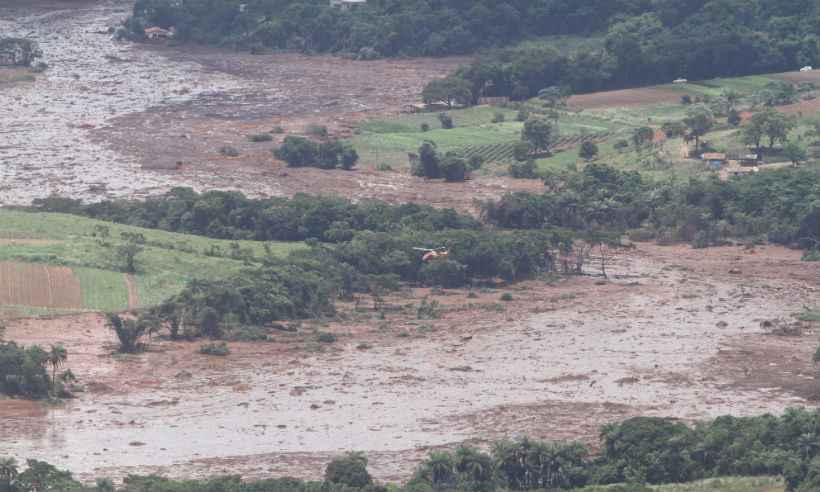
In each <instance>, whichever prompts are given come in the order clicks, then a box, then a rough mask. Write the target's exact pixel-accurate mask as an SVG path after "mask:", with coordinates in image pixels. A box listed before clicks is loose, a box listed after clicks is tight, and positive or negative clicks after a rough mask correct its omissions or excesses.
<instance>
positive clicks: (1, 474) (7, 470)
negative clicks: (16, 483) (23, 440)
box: [0, 458, 17, 489]
mask: <svg viewBox="0 0 820 492" xmlns="http://www.w3.org/2000/svg"><path fill="white" fill-rule="evenodd" d="M15 478H17V460H15V459H14V458H0V484H3V485H5V486H6V489H8V488H9V486H10V485H11V482H12V481H13V480H14V479H15Z"/></svg>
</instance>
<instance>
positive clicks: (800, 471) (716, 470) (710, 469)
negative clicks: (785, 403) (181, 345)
mask: <svg viewBox="0 0 820 492" xmlns="http://www.w3.org/2000/svg"><path fill="white" fill-rule="evenodd" d="M818 429H820V415H818V413H817V412H814V411H806V410H795V409H792V410H787V411H786V412H785V414H784V415H783V416H782V417H775V416H772V415H764V416H760V417H744V418H736V417H728V416H725V417H718V418H717V419H715V420H713V421H709V422H702V423H699V424H698V425H696V426H695V427H694V428H691V427H687V426H686V425H684V424H682V423H680V422H676V421H674V420H671V419H662V418H653V417H635V418H632V419H629V420H625V421H623V422H620V423H614V424H608V425H605V426H604V427H603V428H602V429H601V433H600V437H601V452H600V454H599V455H591V454H590V453H589V451H588V450H587V449H586V448H585V447H584V446H583V445H581V444H578V443H560V442H559V443H553V442H540V441H535V440H531V439H527V438H522V439H518V440H511V441H501V442H496V443H494V444H493V445H492V446H491V447H490V450H489V452H485V451H482V450H480V449H477V448H472V447H467V446H461V447H459V448H457V449H455V450H454V451H434V452H432V453H431V454H430V455H429V456H428V457H427V459H425V460H424V461H422V462H421V463H420V464H419V466H418V467H417V468H416V470H415V473H414V474H413V476H412V478H410V480H409V481H408V482H407V483H405V484H403V485H400V484H395V485H390V486H385V485H381V484H377V483H376V482H375V481H374V480H373V478H372V476H371V475H370V472H369V471H368V470H367V458H366V457H365V456H364V455H362V454H359V453H349V454H347V455H343V456H340V457H338V458H336V459H334V460H333V461H331V462H330V463H329V464H328V466H327V467H326V469H325V475H324V479H323V480H322V481H318V482H305V481H301V480H297V479H293V478H278V479H267V480H259V481H247V482H243V481H242V480H241V479H240V477H238V476H225V477H219V478H213V479H206V480H184V481H175V480H169V479H165V478H161V477H158V476H133V475H132V476H129V477H126V478H125V480H124V484H123V485H122V487H120V488H116V487H115V486H114V484H113V483H112V482H111V481H110V480H107V479H99V480H97V484H96V486H92V487H87V486H85V487H84V486H83V485H82V484H80V483H79V482H77V481H75V480H74V479H73V477H72V475H71V473H69V472H67V471H61V470H58V469H57V468H55V467H54V466H51V465H49V464H48V463H45V462H42V461H36V460H29V461H28V462H27V468H26V469H25V470H24V471H20V470H19V469H18V465H17V463H16V462H15V461H14V460H9V459H0V471H2V473H0V490H4V491H10V492H31V491H44V490H60V491H63V492H91V491H98V492H103V491H105V492H113V491H115V490H120V491H123V492H148V491H150V492H384V491H387V490H397V491H401V492H441V491H452V492H495V491H496V490H510V491H528V490H568V489H574V488H577V487H582V486H585V485H588V484H612V483H625V484H626V485H622V486H620V487H616V488H612V489H610V490H611V492H649V491H650V490H651V489H649V488H648V487H646V486H645V485H643V484H647V483H649V484H660V483H672V482H686V481H691V480H697V479H700V478H706V477H721V476H732V475H783V476H784V477H785V479H786V485H787V487H788V490H790V491H795V490H796V491H797V492H816V491H817V490H820V488H818V487H820V459H819V458H820V457H818V449H820V448H818V446H817V442H818V438H820V434H818Z"/></svg>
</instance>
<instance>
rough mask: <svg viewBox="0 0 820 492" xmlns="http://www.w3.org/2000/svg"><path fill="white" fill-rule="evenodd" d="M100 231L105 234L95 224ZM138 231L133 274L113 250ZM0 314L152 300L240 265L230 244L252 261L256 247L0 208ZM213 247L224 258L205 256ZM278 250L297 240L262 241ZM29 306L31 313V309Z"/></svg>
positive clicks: (258, 254)
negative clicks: (123, 236) (127, 272)
mask: <svg viewBox="0 0 820 492" xmlns="http://www.w3.org/2000/svg"><path fill="white" fill-rule="evenodd" d="M100 226H104V227H106V228H107V229H108V231H109V232H108V234H109V237H108V238H102V237H100V236H99V235H98V229H97V228H98V227H100ZM122 233H131V234H142V235H143V236H144V238H145V241H146V243H145V246H144V251H143V252H142V253H140V254H139V255H138V257H137V272H136V274H135V275H133V276H127V275H125V274H123V273H122V268H123V265H122V260H121V259H119V258H118V257H117V254H116V248H117V246H118V245H119V244H120V243H121V242H122V239H121V234H122ZM0 238H2V239H0V262H3V263H0V265H3V269H2V270H0V289H2V292H0V305H3V308H2V309H0V316H4V315H5V316H19V315H28V314H39V313H55V312H64V311H72V310H93V311H114V310H123V309H127V308H129V307H131V308H135V307H141V306H150V305H154V304H157V303H159V302H161V301H163V300H165V299H167V298H168V297H169V296H171V295H172V294H174V293H176V292H178V291H179V290H180V289H182V287H183V286H184V285H185V283H186V282H187V281H188V280H190V279H192V278H212V279H213V278H223V277H226V276H228V275H232V274H236V273H238V272H240V271H241V270H242V269H243V268H245V264H244V262H243V261H241V260H238V259H232V258H230V256H229V252H230V251H231V244H233V243H235V244H237V245H238V246H239V247H240V248H241V249H248V250H250V251H251V252H252V253H253V255H254V257H255V258H256V261H261V258H263V257H264V255H265V254H266V253H265V249H264V245H263V244H262V243H259V242H254V241H238V242H234V241H221V240H215V239H208V238H204V237H201V236H191V235H185V234H175V233H170V232H164V231H159V230H154V229H142V228H138V227H129V226H122V225H117V224H112V223H108V222H102V221H96V220H91V219H85V218H81V217H76V216H71V215H64V214H47V213H42V214H39V213H38V214H32V213H27V212H19V211H12V210H4V209H0ZM214 246H216V247H217V248H219V250H220V251H222V252H224V253H223V254H224V255H225V256H224V257H215V256H212V255H210V254H206V251H209V250H211V248H212V247H214ZM268 247H269V248H270V250H271V251H272V252H273V253H274V254H276V255H280V256H284V255H286V254H287V253H288V252H290V251H293V250H295V249H298V248H299V247H301V244H300V243H268ZM32 309H33V311H32Z"/></svg>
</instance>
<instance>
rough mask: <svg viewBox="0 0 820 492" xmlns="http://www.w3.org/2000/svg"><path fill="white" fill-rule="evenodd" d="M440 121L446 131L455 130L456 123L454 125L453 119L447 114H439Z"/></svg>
mask: <svg viewBox="0 0 820 492" xmlns="http://www.w3.org/2000/svg"><path fill="white" fill-rule="evenodd" d="M438 120H439V121H440V122H441V127H442V128H444V129H445V130H449V129H451V128H455V123H453V118H452V117H451V116H450V115H449V114H447V113H439V114H438Z"/></svg>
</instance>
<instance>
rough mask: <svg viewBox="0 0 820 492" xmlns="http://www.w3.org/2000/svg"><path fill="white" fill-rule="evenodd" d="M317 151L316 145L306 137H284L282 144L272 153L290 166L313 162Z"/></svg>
mask: <svg viewBox="0 0 820 492" xmlns="http://www.w3.org/2000/svg"><path fill="white" fill-rule="evenodd" d="M318 152H319V148H318V146H317V145H316V144H315V143H314V142H311V141H310V140H308V139H306V138H302V137H285V140H284V142H282V146H281V147H279V148H278V149H275V150H274V151H273V155H274V156H275V157H276V158H277V159H279V160H282V161H285V162H286V163H287V165H288V166H290V167H302V166H309V165H311V164H314V163H315V162H316V158H317V154H318Z"/></svg>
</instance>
